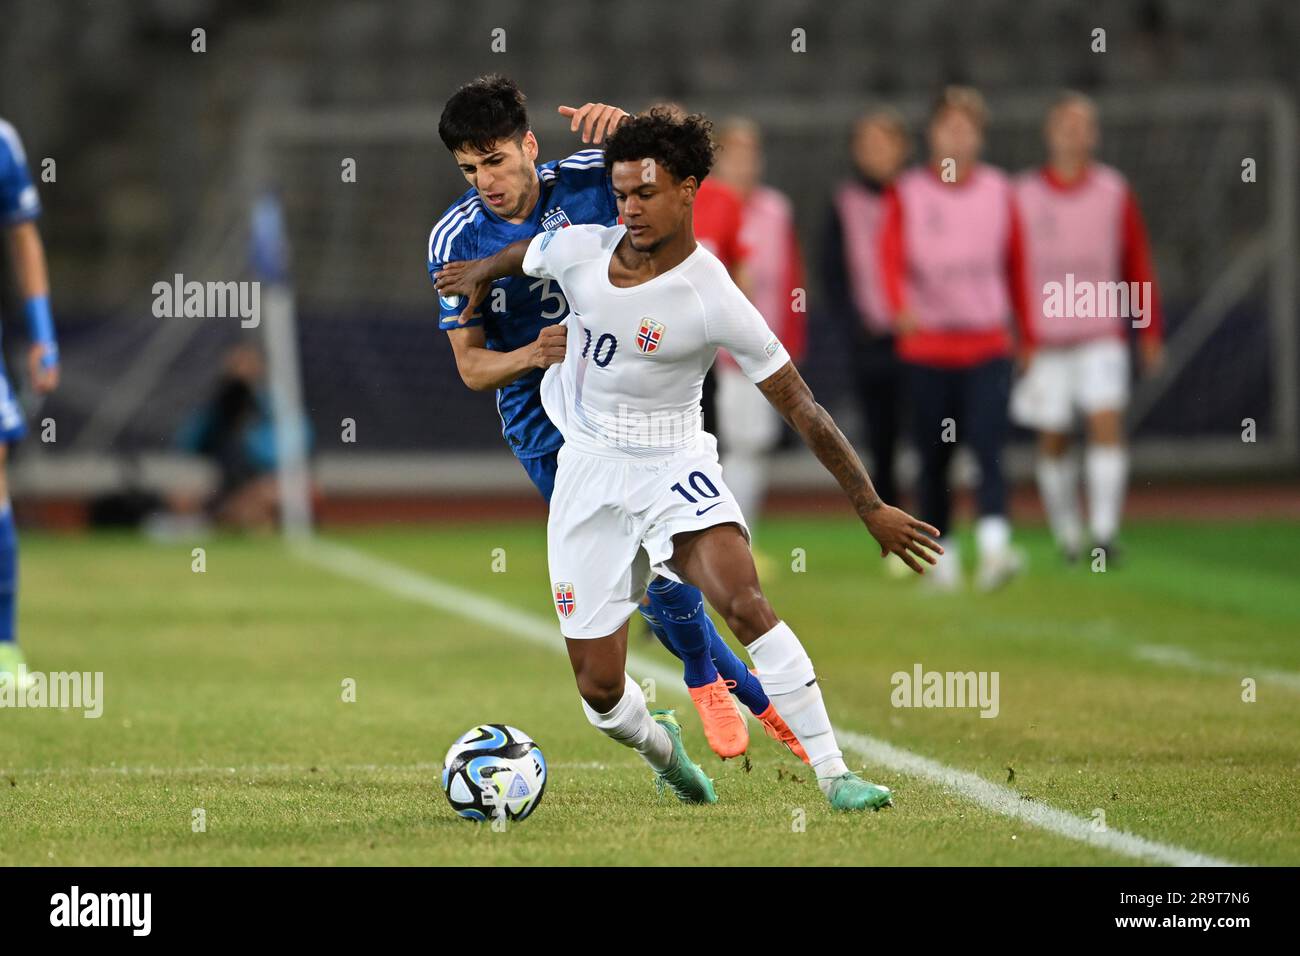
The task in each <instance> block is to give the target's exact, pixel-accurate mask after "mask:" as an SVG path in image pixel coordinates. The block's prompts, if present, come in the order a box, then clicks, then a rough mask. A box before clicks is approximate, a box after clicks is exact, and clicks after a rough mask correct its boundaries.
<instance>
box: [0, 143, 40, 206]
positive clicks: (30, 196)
mask: <svg viewBox="0 0 1300 956" xmlns="http://www.w3.org/2000/svg"><path fill="white" fill-rule="evenodd" d="M40 214H41V201H40V198H39V197H37V195H36V185H35V184H34V183H33V182H32V174H31V173H30V172H28V171H27V155H26V154H25V153H24V152H23V143H22V140H20V139H19V138H18V131H17V130H15V129H14V128H13V127H12V126H10V125H9V124H8V123H6V122H5V121H4V120H2V119H0V226H13V225H16V224H18V223H20V222H26V221H27V220H29V219H35V218H36V217H37V216H39V215H40Z"/></svg>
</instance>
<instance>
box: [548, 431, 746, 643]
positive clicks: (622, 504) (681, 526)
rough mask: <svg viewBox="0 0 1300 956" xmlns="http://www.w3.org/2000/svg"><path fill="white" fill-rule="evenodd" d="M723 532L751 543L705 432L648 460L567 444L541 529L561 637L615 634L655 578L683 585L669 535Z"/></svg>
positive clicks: (714, 447) (711, 439) (714, 444)
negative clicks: (732, 529)
mask: <svg viewBox="0 0 1300 956" xmlns="http://www.w3.org/2000/svg"><path fill="white" fill-rule="evenodd" d="M728 523H732V524H737V525H739V526H740V528H741V530H742V531H743V532H744V534H745V537H746V538H748V537H749V527H748V526H747V525H746V524H745V516H744V515H742V514H741V513H740V507H739V506H738V505H737V504H736V499H735V497H734V496H733V495H732V493H731V490H730V489H729V488H728V487H727V485H726V482H724V481H723V480H722V466H721V465H719V464H718V443H717V440H716V439H715V438H714V437H713V436H712V435H710V434H709V433H708V432H701V433H700V435H699V437H698V438H697V439H696V442H695V444H694V445H693V446H692V447H690V448H686V449H683V450H682V451H679V452H676V453H674V454H672V455H667V456H663V457H658V458H647V459H626V458H603V457H597V456H595V455H588V454H585V453H584V452H581V451H577V450H575V449H574V448H572V447H571V446H569V445H564V446H563V447H562V448H561V449H560V454H559V467H558V469H557V471H556V475H555V493H554V495H552V496H551V512H550V517H549V518H548V519H547V522H546V550H547V560H548V562H549V564H550V569H551V597H552V600H553V602H554V605H555V613H556V614H557V615H558V616H559V619H560V631H561V633H563V634H564V636H565V637H573V638H592V637H604V636H606V635H607V634H613V633H614V632H615V631H617V630H618V629H619V627H621V626H622V625H623V622H625V621H626V620H627V619H628V618H629V617H631V616H632V614H633V613H634V612H635V611H636V609H637V605H638V604H639V603H640V601H641V596H642V595H643V594H644V593H645V588H646V585H647V584H648V583H649V582H650V580H651V579H652V578H653V577H654V575H655V574H663V575H665V576H666V577H670V578H672V579H673V580H680V578H679V577H678V576H677V574H676V573H674V572H673V571H672V569H671V568H669V567H668V566H667V562H668V561H669V560H670V559H671V558H672V555H673V535H675V534H680V533H682V532H684V531H700V530H703V529H704V528H711V527H713V526H714V525H719V524H728Z"/></svg>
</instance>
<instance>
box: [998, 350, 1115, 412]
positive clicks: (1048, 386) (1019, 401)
mask: <svg viewBox="0 0 1300 956" xmlns="http://www.w3.org/2000/svg"><path fill="white" fill-rule="evenodd" d="M1128 377H1129V357H1128V344H1127V343H1126V342H1124V341H1123V340H1122V339H1111V338H1107V339H1097V340H1095V341H1091V342H1081V343H1079V344H1078V345H1067V346H1064V347H1060V348H1041V349H1039V350H1038V351H1036V352H1035V353H1034V358H1033V361H1032V362H1031V363H1030V365H1029V368H1028V369H1027V370H1026V372H1025V374H1024V375H1022V376H1021V377H1020V380H1019V381H1018V382H1016V384H1015V386H1014V387H1013V388H1012V390H1011V420H1012V421H1014V422H1015V423H1016V424H1017V425H1023V426H1024V427H1026V428H1032V429H1034V430H1036V431H1046V432H1068V431H1069V430H1070V429H1071V428H1072V427H1073V425H1074V415H1075V413H1076V412H1079V413H1081V414H1083V415H1091V414H1093V413H1095V412H1102V411H1120V410H1122V409H1123V408H1124V407H1125V406H1126V405H1127V404H1128Z"/></svg>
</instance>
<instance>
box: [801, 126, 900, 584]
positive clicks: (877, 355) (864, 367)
mask: <svg viewBox="0 0 1300 956" xmlns="http://www.w3.org/2000/svg"><path fill="white" fill-rule="evenodd" d="M909 152H910V144H909V142H908V135H907V127H906V126H905V125H904V124H903V120H902V117H900V116H899V115H898V114H897V113H896V112H894V111H893V110H888V109H882V110H875V111H873V112H870V113H867V114H866V115H865V116H863V117H862V118H861V119H859V120H858V122H857V123H856V124H855V125H854V128H853V140H852V153H853V168H854V171H853V176H851V177H850V178H849V179H846V180H845V181H844V182H842V183H840V184H839V185H838V186H836V188H835V193H834V196H833V197H832V202H831V208H830V213H829V215H828V216H827V217H826V232H825V238H824V240H823V245H822V260H821V273H822V285H823V288H824V290H825V293H826V299H827V302H826V305H827V311H828V314H829V317H830V318H831V319H832V321H834V322H835V324H836V325H837V326H838V327H839V329H840V330H841V338H842V339H843V340H844V342H845V343H846V344H847V345H848V347H849V354H850V359H851V362H852V366H853V374H854V379H855V385H856V391H857V394H858V401H859V403H860V404H859V407H860V408H861V409H862V417H863V420H864V423H865V425H866V429H867V447H868V448H869V449H870V450H871V469H872V476H873V480H874V481H875V483H876V490H877V491H878V492H880V497H881V498H883V499H884V500H885V501H897V500H898V484H897V481H896V477H895V455H896V451H897V448H898V437H899V431H900V430H901V428H902V418H903V390H904V381H903V374H902V369H901V368H900V366H899V362H898V356H897V355H896V354H895V352H894V322H893V315H892V313H891V312H890V309H889V305H888V303H887V302H886V300H885V288H884V280H883V278H882V276H881V273H880V256H879V249H880V231H881V227H882V226H883V225H884V221H885V194H886V191H887V190H888V189H889V187H890V186H891V185H892V184H893V182H894V180H895V179H896V178H897V177H898V174H899V173H900V172H902V170H903V165H904V163H906V162H907V156H908V153H909ZM900 567H901V565H900Z"/></svg>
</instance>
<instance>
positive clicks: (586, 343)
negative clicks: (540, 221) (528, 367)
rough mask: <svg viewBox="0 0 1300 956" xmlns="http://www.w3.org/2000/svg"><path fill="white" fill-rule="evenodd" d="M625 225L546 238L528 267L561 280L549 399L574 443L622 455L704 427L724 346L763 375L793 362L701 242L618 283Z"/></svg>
mask: <svg viewBox="0 0 1300 956" xmlns="http://www.w3.org/2000/svg"><path fill="white" fill-rule="evenodd" d="M625 232H626V230H625V229H624V227H623V226H609V227H606V226H595V225H581V226H568V227H565V228H563V229H556V230H554V231H552V232H545V233H541V234H540V235H538V236H537V237H536V238H535V239H533V241H532V242H531V243H530V244H529V246H528V252H527V255H526V256H525V257H524V272H526V273H528V274H529V275H531V276H536V277H538V278H548V279H554V280H556V281H558V282H559V283H560V287H561V289H562V290H563V292H564V296H565V298H566V299H567V300H568V303H569V315H568V317H567V318H566V319H565V325H567V326H568V340H567V347H568V351H567V353H566V355H565V359H564V361H563V362H562V363H560V364H559V365H555V366H552V367H551V368H549V369H547V372H546V376H545V377H544V378H543V380H542V403H543V405H544V406H545V408H546V412H547V414H548V415H549V416H550V418H551V421H553V422H554V423H555V426H556V427H557V428H558V429H559V430H560V432H561V433H562V434H563V435H564V440H565V442H566V444H568V445H570V446H572V447H574V448H575V449H577V450H579V451H583V452H585V453H587V454H593V455H599V456H604V457H617V458H646V457H656V456H663V455H669V454H672V453H673V452H676V451H679V450H681V449H683V448H687V447H689V446H691V445H693V444H694V443H695V441H696V439H697V438H698V437H699V434H700V431H701V412H700V396H701V393H702V390H703V385H704V375H705V373H706V372H707V371H708V370H709V366H711V365H712V364H713V360H714V357H715V356H716V355H717V352H718V349H720V348H725V349H726V350H727V351H728V352H730V353H731V355H732V357H733V358H735V360H736V362H737V363H738V364H739V365H740V368H741V370H742V371H743V372H744V373H745V375H746V377H747V378H748V379H749V380H750V381H751V382H754V383H758V382H761V381H763V380H764V379H766V378H768V377H769V376H771V375H772V374H773V373H774V372H776V371H777V370H778V369H780V368H781V367H782V366H784V365H785V364H786V363H787V362H789V361H790V356H789V354H788V353H787V352H786V350H785V346H783V345H782V344H781V342H780V340H779V339H777V337H776V336H775V335H774V334H773V333H772V330H771V329H770V328H768V325H767V323H766V322H765V321H764V320H763V316H762V315H761V314H760V313H759V312H758V310H757V309H755V308H754V306H753V305H752V304H750V302H749V300H748V299H746V298H745V296H744V294H743V293H742V292H741V291H740V290H739V289H738V288H736V285H735V283H733V282H732V281H731V277H730V276H729V275H728V274H727V270H726V268H725V267H724V266H723V265H722V263H721V262H719V261H718V259H717V257H715V256H714V255H713V254H712V253H710V252H709V251H708V250H707V249H705V248H704V246H702V245H697V246H696V247H695V250H694V251H693V252H692V253H691V254H690V255H689V256H687V257H686V258H685V259H684V260H683V261H682V262H681V263H679V264H678V265H676V266H674V267H673V268H672V269H670V270H668V271H667V272H665V273H663V274H662V275H658V276H655V277H654V278H653V279H650V280H649V281H647V282H643V283H642V284H640V285H636V286H632V287H630V288H619V287H617V286H615V285H614V284H613V283H611V282H610V281H609V266H610V259H611V257H612V256H613V253H614V248H615V246H617V245H618V243H619V241H620V240H621V239H622V238H623V235H624V233H625Z"/></svg>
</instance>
